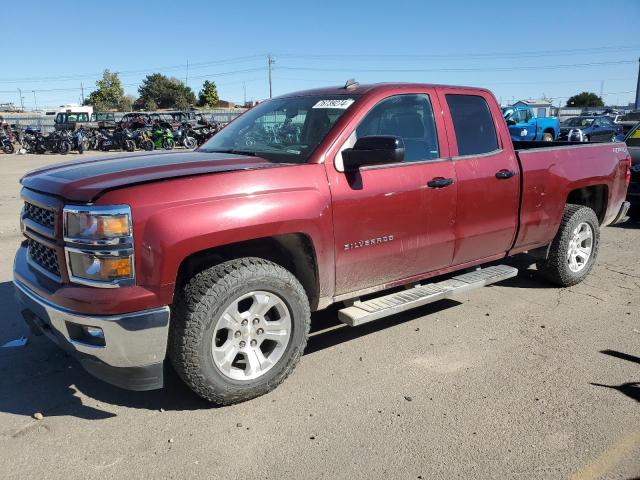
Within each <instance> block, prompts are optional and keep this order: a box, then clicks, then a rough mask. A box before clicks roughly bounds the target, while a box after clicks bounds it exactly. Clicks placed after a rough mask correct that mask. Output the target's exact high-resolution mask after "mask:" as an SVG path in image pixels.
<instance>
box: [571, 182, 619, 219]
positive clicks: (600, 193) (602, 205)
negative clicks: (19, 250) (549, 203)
mask: <svg viewBox="0 0 640 480" xmlns="http://www.w3.org/2000/svg"><path fill="white" fill-rule="evenodd" d="M608 202H609V188H608V187H607V185H605V184H595V185H588V186H583V187H580V188H575V189H573V190H571V191H570V192H569V193H568V194H567V200H566V202H565V203H572V204H574V205H583V206H585V207H589V208H590V209H591V210H593V211H594V212H595V213H596V217H598V221H599V222H600V225H602V224H603V223H604V219H605V215H606V213H607V205H608Z"/></svg>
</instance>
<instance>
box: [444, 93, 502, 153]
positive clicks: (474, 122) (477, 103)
mask: <svg viewBox="0 0 640 480" xmlns="http://www.w3.org/2000/svg"><path fill="white" fill-rule="evenodd" d="M446 99H447V105H448V106H449V111H450V112H451V119H452V120H453V128H454V130H455V133H456V140H457V142H458V155H460V156H463V155H481V154H483V153H489V152H493V151H495V150H497V149H498V136H497V135H496V129H495V126H494V124H493V117H492V116H491V111H490V110H489V105H487V102H486V101H485V99H484V98H482V97H480V96H477V95H458V94H447V95H446Z"/></svg>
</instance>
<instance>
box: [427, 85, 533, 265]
mask: <svg viewBox="0 0 640 480" xmlns="http://www.w3.org/2000/svg"><path fill="white" fill-rule="evenodd" d="M439 92H440V95H441V97H440V99H441V104H442V105H443V109H444V111H445V121H446V122H447V130H448V133H449V135H448V137H449V139H450V144H449V149H450V151H451V154H452V157H453V162H454V166H455V172H456V178H457V182H458V200H457V210H456V232H455V233H456V246H455V251H454V255H453V264H454V265H459V264H463V263H466V262H471V261H474V260H478V259H482V258H488V257H492V256H496V255H499V254H502V253H505V252H506V251H507V250H508V249H509V248H510V247H511V244H512V242H513V239H514V236H515V233H516V227H517V220H518V202H519V194H520V190H519V189H520V178H519V176H520V171H519V166H518V161H517V159H516V156H515V152H514V150H513V148H511V139H510V138H509V136H508V135H507V131H506V129H505V128H504V126H503V124H502V122H500V123H498V122H497V121H496V119H499V118H500V111H499V109H498V106H497V103H496V101H495V99H494V98H493V96H492V95H491V94H490V93H488V92H483V91H477V90H473V91H469V90H466V89H456V88H443V89H442V90H439ZM471 92H473V93H471Z"/></svg>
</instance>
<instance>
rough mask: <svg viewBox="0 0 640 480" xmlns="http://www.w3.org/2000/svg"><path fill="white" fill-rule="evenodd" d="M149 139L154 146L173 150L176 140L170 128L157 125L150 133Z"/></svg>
mask: <svg viewBox="0 0 640 480" xmlns="http://www.w3.org/2000/svg"><path fill="white" fill-rule="evenodd" d="M151 140H152V141H153V145H154V147H155V148H164V149H165V150H173V147H175V146H176V142H175V140H174V139H173V133H171V129H170V128H166V127H162V126H160V125H157V126H156V127H155V128H154V129H153V132H152V133H151Z"/></svg>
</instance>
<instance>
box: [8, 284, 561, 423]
mask: <svg viewBox="0 0 640 480" xmlns="http://www.w3.org/2000/svg"><path fill="white" fill-rule="evenodd" d="M501 285H504V286H510V287H514V288H530V287H536V288H540V287H541V286H543V287H544V286H545V285H546V284H544V283H541V282H540V281H538V280H537V279H536V278H535V276H532V277H531V278H529V277H527V276H522V278H521V276H519V277H515V278H513V279H509V280H507V281H505V282H502V284H501ZM549 287H550V288H552V287H553V286H551V285H549ZM13 289H14V287H13V285H12V283H11V282H3V283H0V302H1V304H2V305H3V307H4V308H3V312H4V313H3V315H1V316H0V344H3V343H4V342H5V341H8V340H11V339H13V338H18V337H20V336H22V335H25V336H28V338H29V342H28V343H27V345H25V346H24V347H18V348H0V412H5V413H12V414H16V415H24V416H31V415H33V414H34V413H36V412H41V413H43V414H44V415H45V416H73V417H77V418H82V419H86V420H100V419H106V418H110V417H113V416H115V415H116V414H115V413H113V412H111V411H109V410H110V408H109V407H110V406H114V405H117V406H124V407H128V408H137V409H145V410H161V409H162V410H167V411H170V410H177V411H180V410H198V409H210V408H214V407H213V406H212V405H211V404H210V403H208V402H206V401H205V400H202V399H201V398H200V397H198V396H197V395H196V394H195V393H193V392H192V391H191V390H190V389H189V388H188V387H187V386H186V385H185V384H184V383H183V382H182V381H181V380H180V379H179V378H178V376H177V374H176V373H175V372H174V371H173V369H172V368H171V367H170V366H168V365H167V366H166V368H165V373H166V375H165V388H164V389H162V390H155V391H150V392H132V391H128V390H122V389H119V388H117V387H114V386H112V385H109V384H106V383H104V382H102V381H100V380H97V379H95V378H94V377H92V376H91V375H90V374H89V373H87V372H85V371H84V369H83V368H82V367H81V366H80V364H79V363H78V362H77V361H76V360H75V359H74V358H72V357H71V356H69V355H67V354H66V353H64V352H63V351H61V350H59V349H58V347H56V346H55V345H53V344H52V343H51V342H50V341H49V340H48V339H47V338H46V337H44V336H34V335H33V334H29V333H27V332H28V329H27V328H26V326H25V325H24V322H23V320H22V318H21V316H20V313H19V312H18V308H17V305H16V302H15V299H14V293H13ZM457 305H460V302H457V301H454V300H441V301H439V302H436V303H432V304H429V305H425V306H423V307H420V308H416V309H414V310H410V311H407V312H404V313H400V314H397V315H393V316H391V317H389V318H386V319H382V320H378V321H376V322H372V323H369V324H365V325H362V326H359V327H355V328H352V327H348V326H346V325H344V324H342V323H341V322H340V321H339V320H338V315H337V311H338V307H337V306H333V307H330V308H328V309H326V310H324V311H321V312H316V313H314V314H313V316H312V322H311V324H312V326H311V335H310V338H309V341H308V344H307V348H306V350H305V355H312V354H314V353H316V352H319V351H322V350H324V349H327V348H331V347H334V346H336V345H339V344H343V343H347V342H350V341H352V340H357V339H358V338H360V337H362V336H364V335H369V334H371V333H374V332H378V331H382V330H385V329H387V328H391V327H394V326H397V325H400V324H402V323H406V322H410V321H412V320H415V319H418V318H420V317H423V316H427V315H433V314H436V313H438V312H440V311H443V310H445V309H449V308H452V307H455V306H457Z"/></svg>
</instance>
